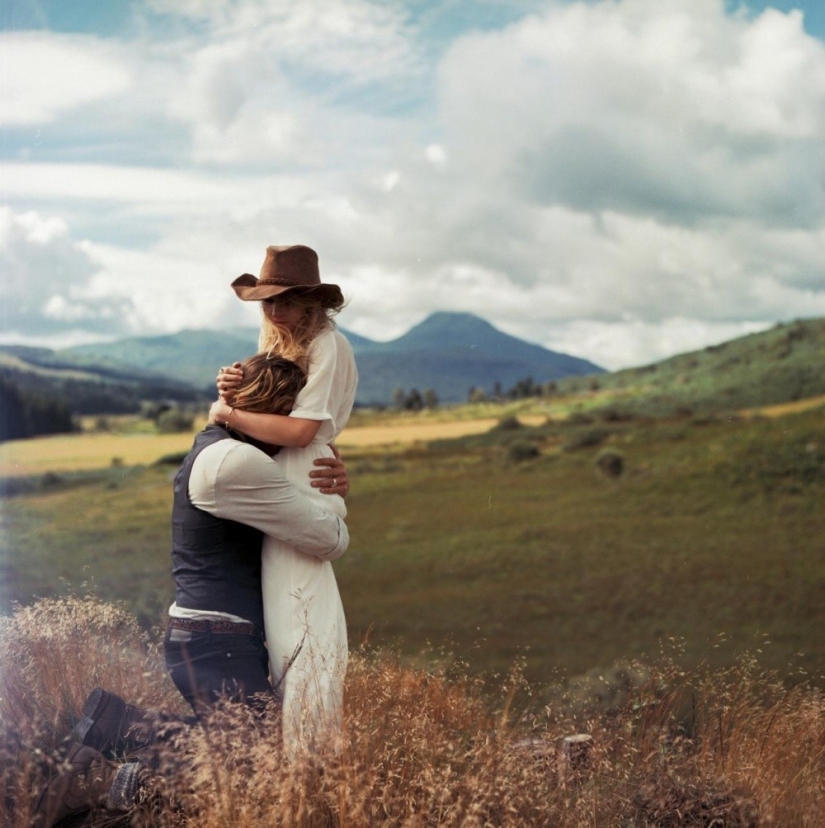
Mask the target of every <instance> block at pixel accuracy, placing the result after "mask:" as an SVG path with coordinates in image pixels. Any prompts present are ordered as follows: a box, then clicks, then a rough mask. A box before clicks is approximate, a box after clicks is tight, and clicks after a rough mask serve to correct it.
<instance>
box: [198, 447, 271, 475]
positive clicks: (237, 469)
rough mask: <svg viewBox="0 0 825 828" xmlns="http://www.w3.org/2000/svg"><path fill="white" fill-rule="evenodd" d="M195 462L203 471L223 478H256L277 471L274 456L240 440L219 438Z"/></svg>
mask: <svg viewBox="0 0 825 828" xmlns="http://www.w3.org/2000/svg"><path fill="white" fill-rule="evenodd" d="M195 463H196V464H197V465H198V466H199V467H200V470H201V471H203V472H208V473H210V474H211V475H213V476H215V477H218V476H220V477H221V478H222V479H234V478H245V479H248V480H253V479H256V478H258V477H260V476H265V475H269V474H272V473H273V472H275V468H274V467H275V463H274V462H273V460H272V458H271V457H269V456H268V455H267V454H264V452H262V451H261V450H260V449H258V448H255V446H253V445H250V444H249V443H244V442H241V441H240V440H235V439H227V440H218V441H217V442H216V443H212V444H211V445H209V446H206V448H204V449H203V451H201V453H200V454H199V455H198V457H197V459H196V460H195Z"/></svg>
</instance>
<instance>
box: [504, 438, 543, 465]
mask: <svg viewBox="0 0 825 828" xmlns="http://www.w3.org/2000/svg"><path fill="white" fill-rule="evenodd" d="M540 454H541V452H540V451H539V448H538V446H537V445H536V444H535V443H528V442H526V441H519V442H517V443H511V444H510V446H509V447H508V448H507V462H508V463H523V462H524V461H525V460H534V459H535V458H536V457H538V456H539V455H540Z"/></svg>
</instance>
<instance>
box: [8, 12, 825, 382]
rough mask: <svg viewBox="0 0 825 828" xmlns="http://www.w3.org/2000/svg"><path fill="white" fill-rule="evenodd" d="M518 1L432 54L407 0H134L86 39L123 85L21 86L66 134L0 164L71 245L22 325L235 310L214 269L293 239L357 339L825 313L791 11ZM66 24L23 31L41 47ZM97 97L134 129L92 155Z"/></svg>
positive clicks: (152, 320)
mask: <svg viewBox="0 0 825 828" xmlns="http://www.w3.org/2000/svg"><path fill="white" fill-rule="evenodd" d="M533 5H534V6H535V7H536V8H537V9H538V10H537V11H536V12H535V13H533V14H531V15H529V16H526V17H523V18H522V19H521V20H520V21H519V22H517V23H514V24H513V25H510V26H508V27H506V28H501V29H498V30H493V29H490V30H488V31H486V32H481V31H468V32H466V33H464V34H458V35H456V36H455V37H454V39H453V43H452V46H451V47H450V48H449V49H448V51H447V53H446V55H445V56H444V57H443V60H441V61H440V63H439V65H438V66H427V63H426V60H425V59H424V57H423V56H424V55H427V56H431V55H434V54H436V52H437V49H435V48H433V47H432V44H427V43H423V42H422V41H421V39H420V38H421V31H420V30H419V29H417V28H416V27H415V25H414V24H413V23H412V22H411V21H410V18H408V17H407V16H406V13H405V11H404V8H405V6H404V4H401V3H392V4H387V3H379V2H368V1H367V0H342V2H340V3H336V4H330V3H328V2H323V0H300V2H299V0H272V2H258V0H237V2H232V3H212V2H209V0H181V2H178V0H153V2H152V6H153V8H154V10H155V12H158V13H160V12H162V13H164V14H165V15H167V17H164V18H162V20H167V19H168V20H169V21H171V22H172V24H173V25H170V26H169V27H168V32H164V33H163V36H161V37H155V38H154V39H150V38H144V37H140V38H138V39H136V40H135V41H133V42H129V43H125V44H117V48H115V45H114V44H112V43H103V42H102V41H92V40H91V39H89V41H88V42H89V44H90V46H91V51H90V53H89V54H92V55H95V56H97V57H100V59H101V60H104V59H105V60H112V61H115V62H114V63H112V68H113V76H114V77H115V78H116V79H117V78H120V81H118V82H123V78H127V79H128V78H130V77H137V78H140V81H141V83H140V84H139V86H135V87H130V88H129V89H130V94H129V95H126V96H124V95H121V94H119V93H110V92H107V91H106V89H105V88H104V87H103V86H100V87H96V86H95V85H94V84H92V85H91V86H90V89H91V90H92V92H94V95H96V96H97V97H96V98H94V99H84V100H85V102H83V101H80V99H77V100H75V99H73V98H72V97H71V94H69V95H68V97H67V101H68V102H69V103H67V107H69V108H68V109H65V110H61V109H60V108H59V107H58V104H56V103H51V104H49V103H48V100H51V99H48V100H47V96H45V93H43V96H42V98H38V97H37V95H35V96H34V98H33V100H35V102H36V101H41V102H40V103H37V106H39V107H41V109H42V112H43V113H45V114H42V115H41V116H38V117H49V118H52V119H57V120H56V121H55V123H56V125H57V127H60V129H55V130H53V132H54V134H62V133H63V132H64V130H63V129H62V127H63V126H64V125H65V124H70V126H71V129H70V130H66V131H65V132H66V133H67V134H70V137H71V136H74V137H73V140H76V141H77V144H76V145H72V146H71V147H70V149H71V154H69V152H66V153H65V154H61V153H59V152H57V151H54V155H53V156H52V157H59V158H60V160H59V161H57V162H51V163H46V162H40V163H30V164H24V163H19V162H18V163H9V162H6V163H4V164H2V165H0V181H2V187H3V195H4V196H5V197H6V198H7V200H8V201H9V203H12V204H13V205H15V209H17V210H18V219H19V214H25V213H26V212H27V211H29V210H30V208H32V207H34V206H37V207H38V210H39V213H38V217H37V221H35V222H34V225H36V226H34V225H33V229H32V228H29V229H28V230H26V231H25V232H26V233H40V234H42V235H43V236H44V237H45V238H48V239H49V240H50V241H49V245H50V246H51V249H52V250H53V252H54V251H58V252H56V253H55V255H56V256H58V258H59V257H65V264H64V266H65V267H66V268H67V272H73V273H75V274H76V275H75V277H74V279H73V281H72V280H70V281H71V284H72V285H73V288H72V290H66V291H63V292H58V293H56V294H55V295H54V296H49V297H45V299H44V302H43V304H42V306H39V309H38V310H37V312H38V313H39V314H40V315H41V318H42V319H44V320H45V318H46V317H45V314H46V312H48V313H49V314H51V317H50V322H49V325H50V326H51V327H48V326H47V327H44V330H50V331H55V330H63V329H64V328H65V329H67V328H66V326H69V325H79V324H85V322H84V321H83V320H84V317H83V313H85V312H86V311H84V310H83V308H87V310H88V312H89V313H90V314H92V316H91V317H90V318H91V319H92V322H90V323H89V330H90V331H91V332H93V333H95V332H99V331H100V330H102V329H103V327H104V323H105V324H114V322H113V321H111V320H114V319H116V318H121V319H122V320H123V322H124V326H127V327H128V328H129V329H130V330H134V331H139V330H144V331H147V332H148V331H159V330H173V329H175V328H179V327H183V326H188V327H210V326H220V325H226V326H231V325H235V324H255V323H256V321H257V317H256V316H255V315H254V313H253V311H254V309H250V308H249V307H248V306H244V305H242V303H238V302H236V301H235V299H234V296H232V294H231V292H229V290H228V283H229V281H231V279H232V278H234V277H235V276H236V275H237V274H238V273H240V272H242V271H250V272H253V273H255V272H257V269H258V267H259V266H260V260H261V258H262V255H263V249H264V247H265V246H266V245H267V244H272V243H290V242H304V243H308V244H311V245H313V246H314V247H316V248H317V249H318V250H319V253H320V254H321V263H322V270H323V272H324V274H325V277H326V278H329V279H331V280H334V281H337V282H339V283H340V284H341V285H342V287H343V289H344V292H345V295H347V296H349V297H351V302H350V304H349V306H348V308H347V309H346V310H345V312H344V314H343V315H342V317H341V321H342V324H343V325H344V326H345V327H352V329H353V330H355V331H357V332H359V333H362V334H363V335H366V336H374V337H376V338H379V339H382V338H389V337H393V336H397V335H399V334H401V333H403V332H404V331H405V330H407V329H408V328H409V327H410V326H411V325H412V324H414V323H416V322H418V321H420V320H421V319H422V318H424V317H425V316H426V315H427V314H428V313H430V312H432V311H434V310H457V311H469V312H473V313H477V314H479V315H481V316H484V317H485V318H487V319H489V320H490V321H491V322H493V323H494V324H496V325H498V326H499V327H501V328H502V329H504V330H507V331H508V332H511V333H514V334H515V335H518V336H522V337H524V338H526V339H529V340H531V341H536V342H541V343H543V344H546V345H548V346H549V347H553V348H556V349H558V350H567V351H569V352H571V353H574V354H576V355H580V356H585V357H588V358H590V359H593V360H594V361H596V362H601V363H604V364H607V365H609V366H610V367H618V366H619V365H621V364H628V363H638V362H645V361H650V360H651V359H653V358H658V357H660V356H666V355H667V354H668V353H672V352H673V350H678V349H689V348H694V347H702V346H703V345H706V344H709V343H711V342H716V341H719V340H720V339H723V338H725V337H726V336H728V335H730V336H734V335H738V334H739V333H747V332H750V331H752V330H755V329H757V328H759V327H764V326H766V325H769V324H772V323H773V322H775V321H777V320H778V319H790V318H793V317H795V316H804V315H811V314H818V313H823V314H825V285H823V280H822V273H823V272H825V193H824V192H823V182H825V157H823V156H822V153H821V141H822V136H823V135H825V47H824V46H823V44H822V42H821V41H818V40H814V39H812V38H810V37H808V36H807V35H805V33H804V31H803V30H802V27H801V22H800V17H799V15H798V14H795V13H791V14H781V13H779V12H777V11H775V10H768V11H766V12H765V13H763V14H761V15H760V16H758V17H756V18H754V19H749V18H748V17H747V16H746V15H744V14H734V15H732V16H731V15H726V14H725V13H724V3H723V2H722V0H610V1H608V0H602V1H601V2H588V3H585V2H554V1H553V0H547V2H546V3H544V4H543V5H541V7H540V8H539V4H538V3H534V4H533ZM187 16H188V17H187ZM182 19H184V23H181V20H182ZM188 21H195V22H196V24H197V25H194V26H189V25H188ZM155 25H156V26H157V25H159V24H157V21H155ZM154 31H155V32H157V29H155V30H154ZM38 38H39V39H38ZM72 42H73V41H71V39H70V38H69V39H67V38H65V37H64V36H59V35H45V34H44V35H38V36H37V38H35V39H34V40H32V43H33V44H43V43H47V44H51V46H54V49H55V50H54V51H52V52H50V53H49V54H50V55H51V56H52V57H50V58H49V61H51V60H52V59H53V58H57V57H59V55H60V54H62V53H61V52H60V51H59V49H60V48H63V47H64V46H66V44H69V43H72ZM51 46H50V48H51ZM37 48H40V46H37ZM107 49H108V51H107ZM34 53H36V52H34ZM44 54H45V53H44ZM72 54H74V52H73V53H72ZM101 56H103V57H101ZM101 65H102V64H101ZM107 65H108V64H107ZM118 67H119V68H118ZM50 71H52V70H50ZM52 73H53V72H52ZM430 82H432V83H433V84H435V86H433V87H432V88H430V87H428V86H427V84H428V83H430ZM94 90H97V91H94ZM92 92H90V93H89V94H92ZM21 94H22V93H21ZM107 95H108V96H109V97H106V96H107ZM112 95H114V97H112ZM16 100H18V104H16V105H17V106H19V107H22V103H20V102H21V101H23V100H24V99H23V97H22V96H21V95H18V96H17V99H16ZM73 100H74V101H75V102H74V103H72V101H73ZM43 101H46V103H43ZM95 101H97V102H99V103H100V105H99V106H97V105H96V104H95ZM411 101H412V102H416V103H417V104H419V106H418V108H416V107H415V106H411V105H410V102H411ZM47 104H48V105H47ZM79 106H83V107H84V108H83V109H82V110H79V109H78V108H77V107H79ZM19 111H20V112H23V110H22V109H20V110H19ZM71 113H73V114H71ZM78 113H79V114H78ZM80 115H82V116H83V119H87V120H88V123H89V130H90V132H89V133H85V132H83V131H82V130H81V126H82V125H81V124H79V123H78V120H79V118H80ZM15 117H18V118H21V117H23V116H22V115H18V116H15ZM61 119H63V120H61ZM112 124H114V128H116V129H119V130H121V132H120V133H110V132H105V135H106V136H107V137H112V136H113V137H114V138H117V140H118V141H122V142H123V145H124V147H128V148H129V149H128V150H127V149H124V150H123V151H122V152H120V151H119V150H117V147H116V149H115V150H114V151H112V153H111V155H110V156H107V160H108V159H111V161H110V162H108V163H104V162H103V160H102V159H101V158H99V157H98V156H97V153H96V147H95V146H94V145H95V141H98V140H100V136H101V134H104V133H102V132H101V130H103V129H104V125H105V129H110V128H111V127H110V125H112ZM84 142H85V143H84ZM80 152H85V153H86V155H85V156H82V157H84V158H87V159H91V160H92V163H78V162H77V161H76V159H77V158H78V157H81V156H80V154H79V153H80ZM130 152H134V153H136V154H137V155H138V157H140V159H141V161H140V165H138V164H137V163H135V162H134V161H133V158H134V157H135V156H133V155H130ZM147 159H148V160H147ZM55 205H59V206H55ZM18 208H19V209H18ZM104 211H105V212H106V213H107V223H106V224H105V225H102V224H100V223H98V222H99V221H100V214H101V213H102V212H104ZM57 215H59V216H60V217H61V218H60V219H59V220H57V219H54V218H52V219H47V218H46V216H57ZM49 222H51V224H49ZM60 222H62V224H60ZM18 224H19V222H18ZM58 225H59V226H58ZM118 225H120V226H122V230H121V229H119V227H118ZM14 226H18V225H14ZM81 226H82V227H83V234H84V236H88V237H89V241H88V242H80V241H74V240H72V238H71V233H70V232H69V230H68V229H67V228H68V227H81ZM61 228H62V229H61ZM101 228H104V229H101ZM16 232H19V233H23V231H22V230H19V231H16ZM119 234H120V235H119ZM59 239H62V241H60V242H59V243H58V240H59ZM134 239H138V240H139V241H137V242H136V241H134ZM36 243H37V242H36V241H35V240H34V237H32V238H29V239H28V241H26V244H27V245H29V246H34V245H35V244H36ZM21 244H22V242H21ZM49 245H47V246H49ZM58 248H59V250H58ZM26 273H30V271H28V270H26ZM193 286H194V288H193ZM127 300H131V304H129V303H128V302H127ZM107 302H109V303H110V304H111V306H112V307H113V308H114V309H115V311H116V312H115V313H114V315H111V316H109V317H107V316H106V313H105V311H104V306H105V305H106V303H107ZM84 303H85V304H84ZM89 309H92V310H93V311H94V313H92V310H89ZM94 314H96V316H95V315H94Z"/></svg>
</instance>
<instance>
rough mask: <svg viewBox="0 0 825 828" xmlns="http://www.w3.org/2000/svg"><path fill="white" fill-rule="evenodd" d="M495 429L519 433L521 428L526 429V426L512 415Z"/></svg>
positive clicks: (495, 426) (504, 418)
mask: <svg viewBox="0 0 825 828" xmlns="http://www.w3.org/2000/svg"><path fill="white" fill-rule="evenodd" d="M493 428H494V429H495V430H496V431H517V430H518V429H520V428H524V426H523V425H522V424H521V423H520V422H519V419H518V417H516V416H515V415H514V414H510V415H509V416H507V417H502V418H501V419H500V420H499V421H498V422H497V423H496V424H495V425H494V426H493Z"/></svg>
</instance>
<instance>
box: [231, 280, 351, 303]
mask: <svg viewBox="0 0 825 828" xmlns="http://www.w3.org/2000/svg"><path fill="white" fill-rule="evenodd" d="M232 290H234V291H235V295H236V296H237V297H238V298H239V299H241V300H243V301H244V302H260V301H261V300H263V299H269V298H270V297H271V296H280V295H281V294H282V293H290V294H292V295H301V296H311V297H312V298H313V299H315V300H316V301H318V302H319V303H320V304H322V305H323V306H324V307H339V306H341V305H343V304H344V295H343V293H341V288H340V287H338V285H333V284H329V283H326V282H322V283H321V284H320V285H296V286H293V287H289V286H284V285H271V284H260V283H259V281H258V279H257V278H256V277H255V276H253V275H252V274H251V273H244V274H243V275H242V276H239V277H238V278H237V279H235V281H234V282H232Z"/></svg>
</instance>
